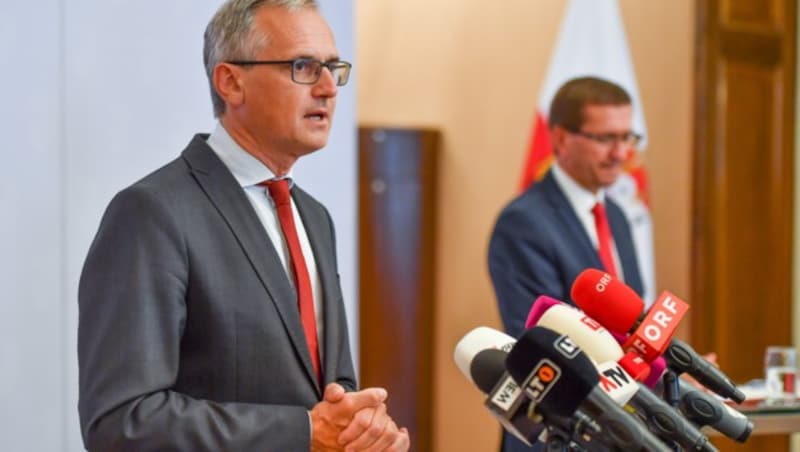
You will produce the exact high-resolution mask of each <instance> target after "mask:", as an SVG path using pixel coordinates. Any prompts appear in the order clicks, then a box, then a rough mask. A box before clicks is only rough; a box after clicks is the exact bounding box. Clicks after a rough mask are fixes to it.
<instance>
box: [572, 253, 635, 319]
mask: <svg viewBox="0 0 800 452" xmlns="http://www.w3.org/2000/svg"><path fill="white" fill-rule="evenodd" d="M571 295H572V299H573V300H574V301H575V303H576V304H577V305H578V307H580V308H581V309H582V310H583V311H584V312H585V313H586V315H588V316H589V317H591V318H593V319H595V320H597V321H598V322H599V323H600V324H601V325H603V326H604V327H606V328H607V329H608V330H610V331H614V332H616V333H621V334H625V333H627V332H629V331H630V329H631V328H632V327H633V325H634V324H635V323H636V320H638V319H639V315H640V314H641V313H642V310H643V309H644V302H643V301H642V299H641V298H639V295H637V294H636V292H634V291H633V289H631V288H630V287H628V286H627V285H626V284H625V283H623V282H622V281H619V280H618V279H615V278H614V277H612V276H611V275H609V274H608V273H605V272H602V271H600V270H596V269H593V268H590V269H587V270H584V271H583V272H581V274H580V275H578V277H577V278H575V281H574V282H573V283H572V292H571Z"/></svg>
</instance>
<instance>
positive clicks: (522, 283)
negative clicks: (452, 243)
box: [488, 209, 565, 337]
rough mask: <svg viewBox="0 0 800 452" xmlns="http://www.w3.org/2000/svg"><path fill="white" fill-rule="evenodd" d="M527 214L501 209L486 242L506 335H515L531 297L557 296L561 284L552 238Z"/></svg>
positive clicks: (521, 323)
mask: <svg viewBox="0 0 800 452" xmlns="http://www.w3.org/2000/svg"><path fill="white" fill-rule="evenodd" d="M543 229H544V228H542V227H537V225H536V224H534V223H533V222H532V221H531V220H530V217H529V214H528V213H526V212H522V211H521V210H516V209H506V210H504V211H503V212H502V213H501V215H500V217H499V218H498V220H497V224H496V225H495V229H494V231H493V233H492V237H491V239H490V242H489V256H488V261H489V274H490V276H491V278H492V284H493V286H494V290H495V295H496V296H497V304H498V306H499V308H500V317H501V318H502V320H503V325H504V326H505V329H506V331H507V332H508V334H510V335H512V336H514V337H519V336H520V335H521V334H522V332H523V331H524V329H525V320H526V319H527V318H528V311H530V308H531V306H532V305H533V302H534V300H536V298H537V297H538V296H540V295H549V296H552V297H556V298H558V297H561V294H563V293H564V290H565V288H564V286H563V284H562V282H561V278H560V276H559V274H560V273H559V271H558V269H557V268H556V265H557V264H556V258H555V252H554V250H553V243H554V241H553V240H550V239H549V238H548V237H547V231H545V230H543Z"/></svg>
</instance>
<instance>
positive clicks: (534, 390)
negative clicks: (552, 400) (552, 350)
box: [525, 358, 561, 403]
mask: <svg viewBox="0 0 800 452" xmlns="http://www.w3.org/2000/svg"><path fill="white" fill-rule="evenodd" d="M559 377H561V368H559V367H558V366H556V364H555V363H554V362H552V361H550V360H549V359H547V358H543V359H542V360H541V361H539V363H538V364H536V367H534V368H533V371H531V374H530V376H529V377H528V381H527V383H526V384H525V394H526V395H527V396H528V398H530V399H531V400H532V401H533V402H534V403H539V402H541V401H542V399H544V397H545V396H546V395H547V393H548V392H550V389H552V388H553V386H555V384H556V382H557V381H558V378H559Z"/></svg>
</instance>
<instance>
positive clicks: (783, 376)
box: [764, 347, 797, 405]
mask: <svg viewBox="0 0 800 452" xmlns="http://www.w3.org/2000/svg"><path fill="white" fill-rule="evenodd" d="M764 370H765V373H766V380H767V404H770V405H786V404H792V403H794V401H795V400H796V399H797V394H796V391H797V389H796V384H797V351H796V350H795V349H794V347H767V353H766V354H765V355H764Z"/></svg>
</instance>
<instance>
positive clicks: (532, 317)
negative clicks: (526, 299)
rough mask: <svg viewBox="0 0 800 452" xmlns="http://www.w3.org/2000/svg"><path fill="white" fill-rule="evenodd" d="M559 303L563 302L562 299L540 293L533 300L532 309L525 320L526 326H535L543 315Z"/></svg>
mask: <svg viewBox="0 0 800 452" xmlns="http://www.w3.org/2000/svg"><path fill="white" fill-rule="evenodd" d="M557 304H561V301H559V300H556V299H555V298H552V297H548V296H547V295H539V297H538V298H536V301H534V302H533V306H531V310H530V311H529V312H528V320H526V321H525V328H533V327H535V326H536V325H537V324H538V323H539V319H541V318H542V315H544V313H545V312H547V310H548V309H550V308H551V307H553V306H555V305H557Z"/></svg>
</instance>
